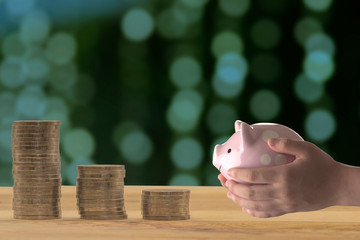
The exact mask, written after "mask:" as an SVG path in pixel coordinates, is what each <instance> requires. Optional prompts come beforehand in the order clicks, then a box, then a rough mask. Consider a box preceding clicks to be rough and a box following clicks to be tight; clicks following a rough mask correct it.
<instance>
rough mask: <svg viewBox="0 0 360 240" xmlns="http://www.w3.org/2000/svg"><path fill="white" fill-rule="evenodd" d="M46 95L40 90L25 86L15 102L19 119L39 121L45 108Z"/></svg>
mask: <svg viewBox="0 0 360 240" xmlns="http://www.w3.org/2000/svg"><path fill="white" fill-rule="evenodd" d="M46 103H47V100H46V95H45V93H44V91H43V89H42V88H40V87H38V86H36V85H27V86H26V88H24V89H23V90H21V92H20V93H19V96H18V99H17V102H16V112H17V116H18V117H19V119H41V118H42V116H43V114H44V111H45V108H46Z"/></svg>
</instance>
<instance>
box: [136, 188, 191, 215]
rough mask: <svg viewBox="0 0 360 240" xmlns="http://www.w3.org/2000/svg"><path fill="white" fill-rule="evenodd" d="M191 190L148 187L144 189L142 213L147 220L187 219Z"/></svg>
mask: <svg viewBox="0 0 360 240" xmlns="http://www.w3.org/2000/svg"><path fill="white" fill-rule="evenodd" d="M189 199H190V190H186V189H146V190H143V191H142V204H141V205H142V209H141V210H142V215H143V219H147V220H186V219H190V212H189Z"/></svg>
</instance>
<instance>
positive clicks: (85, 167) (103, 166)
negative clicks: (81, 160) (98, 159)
mask: <svg viewBox="0 0 360 240" xmlns="http://www.w3.org/2000/svg"><path fill="white" fill-rule="evenodd" d="M77 169H78V171H79V170H80V171H86V170H88V169H104V170H105V169H109V170H114V169H125V166H124V165H107V164H96V165H78V166H77Z"/></svg>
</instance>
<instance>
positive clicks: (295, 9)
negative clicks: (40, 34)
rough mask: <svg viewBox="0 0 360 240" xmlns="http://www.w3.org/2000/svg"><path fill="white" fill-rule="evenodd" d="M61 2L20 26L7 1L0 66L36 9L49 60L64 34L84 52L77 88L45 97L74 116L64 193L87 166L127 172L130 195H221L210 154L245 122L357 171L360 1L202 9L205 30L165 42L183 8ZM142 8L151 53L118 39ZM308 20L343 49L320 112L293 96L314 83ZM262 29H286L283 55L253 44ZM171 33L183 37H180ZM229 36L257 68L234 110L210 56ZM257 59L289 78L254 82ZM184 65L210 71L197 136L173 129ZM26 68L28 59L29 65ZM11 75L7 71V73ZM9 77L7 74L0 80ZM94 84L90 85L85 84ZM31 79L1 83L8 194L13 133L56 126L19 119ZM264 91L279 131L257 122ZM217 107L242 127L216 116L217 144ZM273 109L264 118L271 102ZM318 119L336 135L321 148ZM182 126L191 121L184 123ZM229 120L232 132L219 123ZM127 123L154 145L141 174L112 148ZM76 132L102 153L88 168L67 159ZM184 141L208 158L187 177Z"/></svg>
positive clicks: (278, 48)
mask: <svg viewBox="0 0 360 240" xmlns="http://www.w3.org/2000/svg"><path fill="white" fill-rule="evenodd" d="M51 2H52V3H46V1H34V3H33V5H34V6H33V7H31V8H29V9H28V10H26V11H25V10H24V12H22V13H16V14H14V13H11V11H9V6H8V3H7V1H4V0H3V1H0V20H1V21H0V24H1V27H0V44H2V46H3V47H2V52H1V51H0V61H1V62H5V60H6V59H7V58H8V57H9V56H8V55H6V54H5V53H4V52H5V51H4V48H5V47H4V42H5V39H6V38H7V37H8V36H9V35H11V34H13V33H16V32H20V31H21V24H22V19H23V18H25V16H26V14H28V13H29V12H31V11H34V9H35V10H38V11H42V12H44V13H45V14H47V16H48V19H49V22H50V29H49V32H48V36H47V37H46V38H44V39H43V40H41V41H40V42H37V43H35V44H34V45H36V46H37V47H38V48H40V49H44V51H45V49H46V48H47V44H48V41H50V40H49V39H50V38H51V36H53V35H54V34H56V33H58V32H65V33H67V34H69V35H70V36H72V37H73V39H74V40H75V43H76V52H75V54H74V56H73V58H72V59H71V60H70V64H71V65H72V66H75V68H76V69H77V70H76V74H75V77H76V80H75V82H74V83H73V85H71V86H70V88H63V89H61V88H56V87H54V85H52V84H51V81H52V80H51V79H52V77H51V74H53V71H52V70H50V71H49V74H48V75H46V76H44V77H43V78H44V81H43V83H42V84H41V86H40V88H41V89H42V91H43V92H44V94H45V97H46V99H49V98H51V97H56V98H57V99H60V100H61V101H62V102H63V103H64V104H65V106H66V109H67V111H65V112H66V113H65V114H64V112H62V115H61V116H63V117H64V119H61V120H62V130H61V131H62V132H61V137H64V138H62V145H61V149H62V177H63V181H64V183H65V184H74V179H75V178H76V169H75V167H76V165H77V164H91V163H102V164H110V163H112V164H125V165H126V170H127V177H126V183H127V184H141V185H158V184H159V185H166V184H174V185H188V184H190V185H217V184H218V182H217V179H216V175H217V170H216V169H215V168H214V167H213V166H212V163H211V161H212V155H211V154H212V149H213V146H214V144H215V143H221V141H220V140H219V139H220V138H222V140H225V139H226V138H227V137H229V136H231V134H232V133H233V127H232V126H233V123H234V121H235V120H237V119H239V120H242V121H245V122H247V123H257V122H276V123H281V124H284V125H286V126H289V127H290V128H292V129H294V130H295V131H297V132H298V133H299V134H300V135H302V136H303V137H304V139H305V140H307V141H311V142H314V143H315V144H317V145H318V146H319V147H321V148H322V149H324V150H325V151H326V152H328V153H329V154H330V155H331V156H332V157H333V158H334V159H336V160H337V161H340V162H344V163H347V164H351V165H359V143H360V141H359V138H360V131H359V116H360V105H359V93H360V89H359V80H358V79H359V67H360V66H359V54H360V46H359V45H360V44H359V43H360V30H359V23H360V22H359V14H358V11H357V8H356V1H333V2H332V3H331V4H330V6H329V7H328V8H327V9H325V10H320V11H319V10H314V9H312V8H311V7H309V6H308V5H307V4H306V1H286V0H281V1H280V0H277V1H275V0H273V1H265V0H256V1H250V7H249V9H248V11H246V12H245V13H244V14H242V15H241V16H229V14H227V13H226V12H224V11H223V10H222V9H221V6H220V4H219V3H220V1H215V0H214V1H212V0H209V1H206V3H205V4H204V5H203V6H201V7H200V8H201V10H199V9H197V8H195V10H196V11H200V12H201V14H200V17H199V19H198V20H196V21H193V22H191V23H188V24H187V27H186V29H187V30H186V31H185V32H184V33H183V34H180V35H179V36H175V37H166V36H164V35H163V34H161V31H159V30H158V25H157V24H158V22H157V21H160V20H157V19H159V16H160V15H161V13H162V12H163V11H164V10H166V9H169V8H171V7H173V6H175V5H176V4H183V5H184V4H185V3H186V1H161V0H152V1H111V0H107V1H101V2H102V4H99V3H97V2H96V1H88V2H87V1H78V2H77V3H76V4H75V3H70V1H51ZM230 2H231V1H230ZM239 2H240V1H239ZM350 2H351V3H350ZM185 5H186V4H185ZM134 8H136V9H143V10H145V11H147V12H148V13H149V14H150V16H152V18H153V23H154V28H153V30H152V32H151V34H150V35H149V36H148V37H146V38H145V39H144V40H141V41H134V40H131V39H129V38H128V37H127V35H126V33H125V32H124V31H123V30H122V29H121V27H120V26H121V23H122V21H123V19H124V16H125V15H126V14H127V13H128V12H129V11H131V10H132V9H134ZM188 8H189V7H188ZM191 11H194V9H191ZM305 17H311V18H313V19H315V20H316V21H318V22H319V24H320V25H321V28H322V30H321V32H322V33H325V34H326V35H328V36H329V37H330V38H331V39H332V41H333V42H334V45H335V54H334V56H333V58H332V59H333V62H334V73H333V74H332V75H331V76H330V78H329V79H327V80H326V81H324V82H323V83H321V84H322V85H323V87H324V92H323V94H322V95H321V96H320V97H319V98H318V99H317V100H315V101H312V102H304V101H302V100H301V99H300V98H299V96H298V95H297V94H296V92H295V90H294V85H295V80H296V78H297V76H298V75H299V74H300V73H302V72H304V67H303V62H304V59H305V58H306V54H307V53H306V51H305V50H304V46H303V45H301V44H299V42H297V40H296V38H295V34H294V31H295V28H296V25H297V24H298V22H299V21H300V20H301V19H303V18H305ZM261 19H268V20H271V21H272V22H274V23H276V24H277V26H278V27H279V29H280V32H281V34H280V39H279V41H278V43H277V44H275V45H274V46H273V47H269V48H263V47H261V46H260V47H259V46H258V45H257V44H256V43H255V42H254V38H253V37H252V31H253V28H254V24H255V23H257V22H258V21H259V20H261ZM169 24H171V23H170V22H169ZM173 28H175V29H176V28H177V26H176V25H173V26H172V27H170V29H173ZM225 30H227V31H231V32H233V33H236V34H237V35H238V36H240V37H241V39H242V42H243V45H244V47H243V51H242V52H240V53H238V54H240V55H241V56H243V57H244V59H246V61H247V64H248V67H249V69H248V71H247V74H246V77H245V79H244V87H243V89H242V90H241V92H239V94H238V95H237V96H236V97H232V98H224V97H221V96H219V95H217V94H216V91H214V88H213V85H212V81H213V80H212V79H213V76H214V73H215V72H216V66H217V65H216V64H217V59H216V57H214V55H213V54H212V52H211V44H212V39H213V38H214V37H215V36H216V35H217V34H218V33H219V32H221V31H225ZM34 31H36V30H34ZM25 45H26V44H25ZM26 48H29V46H27V47H26ZM25 52H26V51H25ZM24 54H25V53H24ZM258 54H268V55H271V56H275V57H277V58H278V60H279V63H280V72H279V74H278V75H277V76H276V77H275V78H274V79H272V80H271V81H261V80H259V79H258V78H257V77H256V74H254V72H256V71H263V69H256V68H255V67H254V66H253V65H252V63H253V61H252V60H253V59H254V57H256V56H257V55H258ZM182 56H187V57H189V56H190V57H192V58H193V59H195V60H196V61H197V63H198V64H199V66H200V67H201V71H202V75H201V81H200V82H199V83H198V84H196V85H194V86H193V87H192V90H195V91H196V92H197V93H199V94H200V96H201V99H202V102H203V105H202V106H203V107H202V108H201V110H200V113H199V119H198V120H197V123H196V124H195V127H194V128H192V129H191V130H189V131H177V130H176V129H173V128H172V127H171V124H169V122H168V120H167V113H168V111H169V109H170V107H171V104H172V101H173V98H174V96H175V95H176V94H177V93H178V91H180V90H181V89H180V88H179V87H178V86H176V84H174V83H173V82H172V81H171V79H170V78H171V77H170V74H169V72H170V68H171V65H172V63H173V61H174V60H176V59H177V58H179V57H182ZM17 57H18V58H20V59H23V55H21V54H20V55H19V56H17ZM49 62H50V63H49V66H50V67H49V68H50V69H54V68H56V67H59V66H55V65H56V64H54V63H53V62H51V59H50V60H49ZM4 66H5V65H4ZM54 66H55V67H54ZM60 67H61V66H60ZM5 68H6V67H2V69H3V70H0V72H1V71H5V70H4V69H5ZM264 69H266V67H265V68H264ZM64 71H65V70H64ZM265 74H266V72H265ZM2 76H3V75H1V74H0V80H1V77H2ZM84 76H85V77H87V78H90V79H91V80H90V81H85V80H82V79H83V78H84ZM2 78H4V77H2ZM24 78H25V80H24V81H23V83H22V84H19V85H17V86H15V87H9V85H7V84H4V82H3V81H0V101H1V102H0V109H5V110H3V111H0V118H1V119H0V121H1V124H2V125H1V128H0V131H1V134H0V135H1V144H0V153H1V158H0V169H1V170H0V173H1V174H0V184H1V185H11V184H12V176H11V134H10V133H11V132H10V131H9V129H11V121H12V120H16V119H49V118H51V117H50V116H51V114H50V115H47V111H48V110H45V112H44V114H43V115H41V114H40V115H34V116H31V114H30V115H29V114H27V115H26V114H22V112H21V109H20V110H19V109H18V108H19V100H18V99H17V96H19V95H21V91H22V90H23V89H25V88H26V87H27V86H28V85H31V84H32V83H31V82H29V81H28V80H27V77H26V74H25V77H24ZM65 78H66V77H65ZM261 89H266V90H270V91H272V92H273V93H275V95H276V96H277V97H278V99H279V100H280V105H281V107H280V110H279V112H278V113H277V114H275V115H274V117H271V118H269V119H266V118H265V119H261V118H259V117H257V116H255V115H254V114H253V113H252V111H251V108H250V107H249V104H250V102H251V99H252V97H253V96H254V94H255V93H256V92H257V91H259V90H261ZM5 93H6V94H9V93H11V94H12V95H13V96H14V99H13V100H12V101H13V103H12V102H7V101H8V100H6V99H8V98H5V97H3V98H1V96H4V94H5ZM1 94H3V95H1ZM9 99H11V98H9ZM9 101H10V100H9ZM218 103H224V104H227V105H228V106H230V107H231V108H232V109H233V110H234V111H235V112H236V115H235V116H234V117H232V118H229V117H228V115H224V116H221V115H220V116H218V117H217V118H218V119H220V120H218V121H219V124H220V125H221V124H222V123H224V122H225V123H226V124H227V125H228V126H231V128H230V127H229V128H225V129H224V130H222V131H220V132H218V133H216V132H214V131H211V127H209V123H208V115H209V112H210V111H211V109H212V107H213V106H214V105H216V104H218ZM12 104H13V105H12ZM263 104H264V105H265V106H266V104H267V102H264V103H263ZM9 106H13V107H9ZM47 106H49V105H47ZM269 107H271V106H270V105H269ZM319 109H320V110H324V111H326V112H327V113H329V116H331V117H332V119H333V122H334V123H335V127H334V129H333V132H332V134H330V135H329V136H328V137H326V138H324V139H320V140H319V139H316V138H314V137H312V135H311V133H309V132H308V131H307V130H306V126H305V125H306V119H307V116H308V115H309V114H310V113H311V112H312V111H316V110H319ZM49 111H50V110H49ZM51 111H55V112H56V111H57V109H56V108H51ZM59 112H61V111H60V110H59ZM184 114H187V112H186V111H184ZM53 116H54V115H53ZM222 117H224V118H225V120H221V119H222ZM215 121H217V120H215ZM126 122H127V123H128V122H131V124H133V125H134V126H136V127H134V128H132V127H128V128H127V127H126V126H127V125H126V126H125V127H123V128H122V129H123V130H121V131H120V132H121V134H126V133H128V132H131V131H133V130H134V129H135V130H136V131H140V132H141V133H142V134H144V135H145V136H146V137H145V139H147V141H145V143H144V144H145V145H146V144H147V145H146V146H149V144H150V146H151V150H150V153H149V154H148V155H147V157H146V159H145V160H143V161H142V162H141V163H136V162H134V161H132V160H131V158H130V159H128V158H127V157H126V156H125V155H124V153H123V152H122V150H121V149H119V147H118V145H119V144H118V143H117V141H118V142H121V141H122V140H121V139H122V138H123V137H124V135H121V134H120V135H119V139H120V140H119V139H118V140H113V139H114V132H115V131H116V129H117V127H118V126H119V125H121V126H122V124H123V123H126ZM320 123H321V121H320ZM325 125H326V123H324V126H325ZM78 129H81V130H83V131H85V132H86V133H87V134H88V135H87V137H88V136H90V139H92V142H93V147H92V148H93V150H92V151H90V153H87V155H86V156H85V155H84V157H72V156H71V154H68V152H69V150H67V149H65V148H66V147H65V145H66V141H71V139H74V138H72V137H71V136H70V137H68V138H66V137H65V136H66V135H67V134H68V133H71V132H72V131H75V130H78ZM124 129H125V130H124ZM184 138H191V139H193V140H195V141H196V142H197V143H198V144H199V146H201V148H200V150H201V151H202V157H200V162H199V163H198V164H195V166H193V167H185V168H184V167H179V166H178V165H176V163H174V161H173V159H172V157H171V151H172V149H173V145H174V144H176V142H177V141H179V140H181V139H184ZM69 139H70V140H69ZM80 139H81V137H80ZM85 143H86V140H84V142H83V141H75V142H71V143H70V144H69V145H70V148H71V147H74V148H76V149H78V151H79V152H81V151H82V148H86V147H87V146H89V145H86V144H85ZM75 145H76V146H75ZM90 145H91V144H90ZM130 145H136V141H135V142H132V143H131V144H130ZM146 146H145V148H146ZM134 149H135V150H133V152H130V153H132V154H137V153H141V152H142V147H141V146H137V147H136V146H135V147H134ZM182 151H185V153H184V156H189V155H190V156H191V149H189V151H190V153H188V155H187V153H186V148H185V149H182ZM85 152H86V150H85ZM176 177H178V178H176Z"/></svg>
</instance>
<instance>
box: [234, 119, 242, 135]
mask: <svg viewBox="0 0 360 240" xmlns="http://www.w3.org/2000/svg"><path fill="white" fill-rule="evenodd" d="M241 123H242V121H240V120H236V121H235V132H237V131H239V130H240V125H241Z"/></svg>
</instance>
